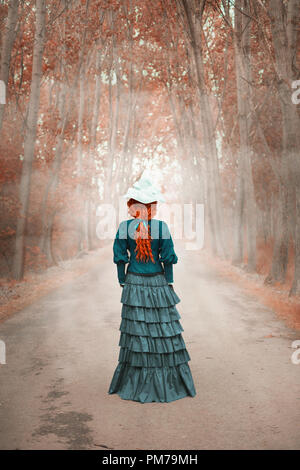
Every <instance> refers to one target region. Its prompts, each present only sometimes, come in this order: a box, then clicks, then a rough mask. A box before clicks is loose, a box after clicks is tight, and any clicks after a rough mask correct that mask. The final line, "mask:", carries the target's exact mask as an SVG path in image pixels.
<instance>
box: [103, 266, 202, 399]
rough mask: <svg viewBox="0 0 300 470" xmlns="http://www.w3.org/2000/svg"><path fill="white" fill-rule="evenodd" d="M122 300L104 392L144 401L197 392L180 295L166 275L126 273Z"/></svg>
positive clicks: (177, 396)
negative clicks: (115, 351)
mask: <svg viewBox="0 0 300 470" xmlns="http://www.w3.org/2000/svg"><path fill="white" fill-rule="evenodd" d="M121 302H122V304H123V305H122V311H121V324H120V328H119V330H120V341H119V346H120V352H119V358H118V365H117V367H116V369H115V372H114V375H113V378H112V381H111V384H110V387H109V391H108V393H110V394H113V393H117V394H118V395H119V396H120V397H121V398H123V399H125V400H134V401H139V402H142V403H149V402H170V401H174V400H178V399H179V398H183V397H186V396H195V395H196V391H195V386H194V382H193V378H192V374H191V371H190V368H189V365H188V361H190V359H191V358H190V356H189V353H188V351H187V349H186V345H185V342H184V339H183V337H182V334H181V332H182V331H183V328H182V326H181V324H180V321H179V319H180V318H181V317H180V315H179V313H178V310H177V308H176V304H177V303H179V302H180V299H179V297H178V296H177V294H176V293H175V291H174V290H173V289H172V288H171V287H170V286H169V285H168V283H167V281H166V279H165V276H164V275H163V274H161V275H160V274H159V275H155V276H139V275H135V274H130V273H127V275H126V281H125V285H124V287H123V290H122V296H121Z"/></svg>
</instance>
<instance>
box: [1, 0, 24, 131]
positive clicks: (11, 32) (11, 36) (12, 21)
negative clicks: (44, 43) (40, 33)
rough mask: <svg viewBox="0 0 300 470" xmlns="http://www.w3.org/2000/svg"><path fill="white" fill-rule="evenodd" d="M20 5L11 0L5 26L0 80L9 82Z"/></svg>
mask: <svg viewBox="0 0 300 470" xmlns="http://www.w3.org/2000/svg"><path fill="white" fill-rule="evenodd" d="M18 6H19V0H10V3H9V7H8V15H7V21H6V26H5V33H4V38H3V43H2V50H1V64H0V80H2V81H3V82H4V83H5V86H7V84H8V76H9V66H10V57H11V51H12V48H13V45H14V42H15V38H16V25H17V21H18ZM4 109H5V104H1V103H0V131H1V128H2V123H3V116H4Z"/></svg>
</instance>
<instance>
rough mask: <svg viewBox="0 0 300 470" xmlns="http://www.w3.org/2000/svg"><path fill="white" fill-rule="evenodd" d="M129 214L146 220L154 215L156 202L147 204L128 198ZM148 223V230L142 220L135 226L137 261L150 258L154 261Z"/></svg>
mask: <svg viewBox="0 0 300 470" xmlns="http://www.w3.org/2000/svg"><path fill="white" fill-rule="evenodd" d="M127 206H128V210H129V214H130V215H131V216H132V217H134V218H135V219H136V218H139V219H143V221H144V220H146V221H148V220H150V219H152V218H153V217H154V215H155V214H156V206H157V202H156V201H154V202H149V203H148V204H143V203H141V202H139V201H136V200H135V199H129V201H128V202H127ZM147 225H148V230H147V229H146V227H145V225H144V224H143V222H140V223H139V225H138V226H137V228H136V231H135V234H134V238H135V241H136V248H135V250H134V251H135V252H136V253H137V255H136V259H137V260H138V261H146V262H148V261H149V259H151V261H152V263H155V261H154V258H153V254H152V249H151V240H152V239H151V235H150V226H149V224H147Z"/></svg>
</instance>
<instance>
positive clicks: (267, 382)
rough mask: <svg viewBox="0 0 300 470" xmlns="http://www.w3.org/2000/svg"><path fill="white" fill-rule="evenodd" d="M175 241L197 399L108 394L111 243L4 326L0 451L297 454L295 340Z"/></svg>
mask: <svg viewBox="0 0 300 470" xmlns="http://www.w3.org/2000/svg"><path fill="white" fill-rule="evenodd" d="M175 243H176V248H177V253H178V257H179V260H180V262H179V263H178V265H177V266H175V267H174V273H175V274H174V276H175V284H174V287H175V291H176V293H177V294H178V295H179V297H180V298H181V302H180V303H179V304H178V306H177V307H178V310H179V312H180V314H181V317H182V318H181V320H180V321H181V324H182V326H183V328H184V331H183V338H184V340H185V343H186V345H187V349H188V351H189V353H190V356H191V361H190V363H189V364H190V368H191V371H192V374H193V378H194V382H195V387H196V392H197V395H196V396H195V397H194V398H190V397H187V398H184V399H181V400H178V401H175V402H171V403H145V404H141V403H136V402H130V401H126V400H122V399H121V398H120V397H119V396H118V395H108V393H107V390H108V387H109V383H110V381H111V378H112V374H113V371H114V369H115V367H116V365H117V357H118V351H119V347H118V341H119V334H120V332H119V325H120V313H121V303H120V295H121V288H120V287H119V285H118V283H117V279H116V269H115V266H114V265H113V264H112V261H111V260H112V254H111V247H110V246H109V247H106V248H104V249H103V250H102V251H101V253H100V252H98V253H97V256H99V267H97V269H95V270H93V271H90V272H89V273H88V274H85V275H83V276H81V277H80V278H77V279H76V280H74V281H73V282H71V283H70V284H68V285H65V286H62V287H61V288H60V289H57V290H55V291H53V292H52V293H51V294H49V295H47V296H45V297H43V298H42V299H40V300H39V301H38V302H36V303H35V304H34V305H32V306H30V307H28V308H26V309H24V310H23V311H22V312H19V313H17V314H15V315H14V316H13V317H11V318H9V319H8V320H6V321H5V322H4V323H1V324H0V340H3V341H5V343H6V348H7V357H6V361H7V364H6V365H0V387H1V388H0V449H107V448H109V449H247V448H248V449H300V426H299V423H300V365H294V364H292V362H291V355H292V353H293V349H291V343H292V341H293V340H296V339H300V335H299V332H295V331H293V330H290V329H288V328H287V327H286V326H285V325H284V324H283V323H282V322H281V321H280V320H278V318H277V317H276V315H275V313H273V312H272V311H271V310H268V309H267V308H266V307H263V306H262V305H261V304H259V303H258V302H257V301H256V300H254V299H253V298H251V297H248V296H247V295H246V294H245V293H243V291H242V290H241V289H240V288H239V287H237V286H235V285H234V284H232V283H231V282H230V281H228V280H225V279H223V278H222V277H220V276H219V275H218V274H217V273H216V272H213V271H212V268H210V267H208V266H206V265H205V263H204V262H203V260H202V257H201V254H199V253H197V254H195V252H184V247H183V245H181V244H180V243H177V241H176V242H175ZM271 335H273V336H271Z"/></svg>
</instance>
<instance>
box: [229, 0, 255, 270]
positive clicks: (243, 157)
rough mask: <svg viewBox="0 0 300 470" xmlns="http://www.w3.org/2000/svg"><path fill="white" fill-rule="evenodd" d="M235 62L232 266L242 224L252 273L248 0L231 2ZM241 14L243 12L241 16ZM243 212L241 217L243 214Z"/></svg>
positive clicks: (239, 251)
mask: <svg viewBox="0 0 300 470" xmlns="http://www.w3.org/2000/svg"><path fill="white" fill-rule="evenodd" d="M235 6H236V9H235V35H234V39H235V41H234V43H235V62H236V81H237V102H238V122H239V134H240V151H239V154H238V158H239V163H238V173H237V178H238V181H237V199H236V222H235V227H234V228H235V231H236V236H235V240H236V242H235V251H234V256H233V261H234V263H235V264H236V263H242V262H243V258H244V252H243V246H242V245H243V239H244V224H243V221H244V222H246V228H247V256H248V262H247V269H248V270H249V271H255V270H256V204H255V196H254V185H253V177H252V163H251V150H250V144H249V134H250V126H251V122H250V119H249V116H250V114H251V113H250V95H251V89H250V86H249V83H250V81H251V65H250V50H251V49H250V29H251V20H250V19H249V17H247V16H246V13H247V12H248V11H249V1H248V0H236V2H235ZM243 12H244V13H243ZM244 211H245V215H244Z"/></svg>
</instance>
